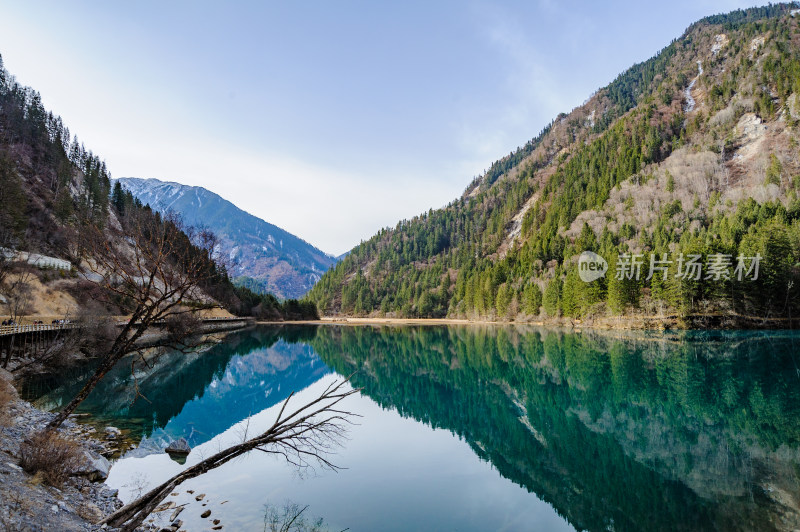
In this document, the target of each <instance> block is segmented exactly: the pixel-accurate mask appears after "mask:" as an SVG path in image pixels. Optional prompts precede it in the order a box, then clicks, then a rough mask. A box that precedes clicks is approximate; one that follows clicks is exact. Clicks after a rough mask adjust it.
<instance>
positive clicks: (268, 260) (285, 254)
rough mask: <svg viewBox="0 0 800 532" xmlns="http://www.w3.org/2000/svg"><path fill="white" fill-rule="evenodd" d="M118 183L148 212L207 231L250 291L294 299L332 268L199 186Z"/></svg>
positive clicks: (316, 253) (327, 259) (322, 256)
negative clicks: (172, 215) (178, 218)
mask: <svg viewBox="0 0 800 532" xmlns="http://www.w3.org/2000/svg"><path fill="white" fill-rule="evenodd" d="M118 181H119V182H120V184H121V185H122V186H123V188H125V189H127V190H129V191H130V192H131V193H132V194H133V195H134V196H135V197H136V198H138V199H139V200H140V201H141V202H142V203H146V204H149V205H150V207H151V208H153V209H155V210H157V211H159V212H167V211H173V212H175V213H177V214H179V215H180V216H181V217H182V218H183V220H184V221H185V222H186V223H188V224H190V225H198V226H200V225H201V226H203V227H207V228H208V229H210V230H212V231H213V232H214V233H215V234H216V235H217V237H218V238H219V239H220V247H219V253H220V255H221V256H222V257H224V258H225V259H226V262H227V263H228V264H229V274H230V275H231V277H233V278H234V279H235V280H236V282H237V283H240V284H244V285H246V286H248V287H249V288H251V289H253V290H257V291H266V292H270V293H272V294H274V295H276V296H278V297H280V298H299V297H302V296H303V295H305V293H306V292H308V290H309V289H310V288H311V287H312V286H314V283H316V282H317V281H318V280H319V279H320V276H321V275H322V274H323V273H324V272H325V271H326V270H328V268H330V267H331V266H332V265H333V264H335V263H336V260H337V259H336V258H335V257H332V256H330V255H328V254H327V253H325V252H323V251H321V250H319V249H317V248H315V247H314V246H312V245H311V244H309V243H308V242H306V241H304V240H302V239H301V238H298V237H296V236H294V235H293V234H291V233H289V232H287V231H284V230H283V229H281V228H280V227H277V226H275V225H272V224H271V223H268V222H265V221H264V220H262V219H260V218H257V217H255V216H253V215H252V214H249V213H247V212H245V211H243V210H242V209H240V208H238V207H237V206H236V205H234V204H233V203H231V202H230V201H227V200H225V199H223V198H222V197H220V196H218V195H217V194H215V193H213V192H211V191H210V190H207V189H205V188H203V187H194V186H188V185H181V184H180V183H173V182H166V181H160V180H158V179H140V178H135V177H123V178H120V179H119V180H118Z"/></svg>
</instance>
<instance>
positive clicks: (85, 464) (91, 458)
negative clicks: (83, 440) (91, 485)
mask: <svg viewBox="0 0 800 532" xmlns="http://www.w3.org/2000/svg"><path fill="white" fill-rule="evenodd" d="M110 470H111V462H109V461H108V460H106V459H105V458H103V457H102V456H100V455H99V454H97V453H96V452H94V451H89V450H84V451H83V457H82V460H81V464H80V465H79V466H78V467H77V469H75V471H73V473H72V474H73V475H76V476H81V477H86V478H88V479H89V480H91V481H92V482H98V481H103V480H105V479H107V478H108V472H109V471H110Z"/></svg>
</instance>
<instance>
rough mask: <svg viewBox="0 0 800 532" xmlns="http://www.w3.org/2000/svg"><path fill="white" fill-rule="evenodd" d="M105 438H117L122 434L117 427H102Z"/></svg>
mask: <svg viewBox="0 0 800 532" xmlns="http://www.w3.org/2000/svg"><path fill="white" fill-rule="evenodd" d="M103 432H104V433H105V435H106V439H107V440H118V439H119V438H120V436H122V431H121V430H119V429H118V428H117V427H106V428H105V429H103Z"/></svg>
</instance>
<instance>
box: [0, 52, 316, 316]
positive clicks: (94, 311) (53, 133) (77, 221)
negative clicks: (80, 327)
mask: <svg viewBox="0 0 800 532" xmlns="http://www.w3.org/2000/svg"><path fill="white" fill-rule="evenodd" d="M111 192H112V186H111V175H110V172H109V171H108V169H107V167H106V163H105V162H104V161H103V160H102V159H101V158H100V157H99V156H97V155H95V154H94V153H92V152H91V151H90V150H88V149H86V148H85V147H84V146H83V144H81V143H80V142H79V141H78V139H77V137H74V136H73V135H72V134H71V133H70V131H69V129H67V127H66V126H65V125H64V124H63V122H62V120H61V118H59V117H58V116H56V115H54V114H53V113H52V112H49V111H47V110H46V109H45V108H44V106H43V105H42V100H41V97H40V95H39V93H37V92H36V91H35V90H33V89H31V88H30V87H25V86H22V85H20V84H19V83H17V82H16V80H15V79H14V77H13V76H12V75H10V74H9V73H8V72H7V71H6V70H5V68H4V67H3V63H2V58H0V248H4V249H3V250H2V251H3V252H2V253H0V316H4V317H5V316H11V317H13V318H14V320H15V321H17V320H19V319H21V318H24V317H25V316H39V317H41V316H42V315H45V316H48V315H49V316H53V315H54V314H55V315H58V316H59V317H64V316H65V315H69V316H70V317H72V318H74V317H76V315H79V314H82V313H87V314H89V315H92V316H97V315H99V314H112V315H126V314H128V313H130V312H131V308H132V307H131V305H132V304H133V302H132V301H131V300H129V299H126V298H124V297H121V296H119V297H115V296H113V295H111V296H109V295H108V294H107V293H101V292H103V290H102V289H101V287H100V285H99V284H98V283H97V282H93V281H92V279H95V280H96V277H97V275H94V276H93V274H97V272H96V271H94V272H93V271H92V263H94V264H96V263H97V260H96V259H97V255H94V256H92V255H91V253H90V252H88V251H87V249H89V248H87V242H88V240H89V239H88V238H87V235H90V234H91V235H94V234H99V235H100V236H103V235H105V237H106V238H107V239H111V238H112V237H111V236H109V235H111V234H114V235H119V234H124V235H127V238H118V239H117V240H125V241H127V242H128V251H131V253H130V254H129V255H128V256H127V258H126V259H125V260H124V261H123V260H122V259H121V260H120V263H119V264H118V266H119V271H120V272H122V271H124V270H126V269H127V270H131V269H133V268H135V267H136V266H137V265H136V264H134V262H133V261H134V256H135V254H134V253H132V251H133V249H134V247H135V246H136V245H137V244H136V243H135V240H134V239H133V238H132V235H134V233H135V231H133V230H132V229H135V227H134V226H139V227H147V228H148V231H149V233H148V234H146V235H143V234H140V235H139V236H142V237H143V240H147V238H151V237H152V238H151V240H152V239H156V236H154V235H157V234H158V233H159V232H163V233H165V234H167V233H168V234H170V235H174V241H172V242H169V244H170V246H169V247H170V249H173V250H179V251H175V252H174V253H173V255H175V256H168V257H166V258H165V259H164V260H165V261H166V260H169V261H171V262H170V264H171V266H170V268H174V270H175V271H176V272H178V273H176V275H175V276H179V274H180V273H181V268H182V267H184V266H185V265H186V264H185V263H184V262H181V259H185V258H186V257H191V258H192V259H193V260H194V259H196V260H195V263H198V264H200V263H201V264H202V267H200V268H199V270H202V271H200V272H199V273H198V278H199V279H202V280H203V281H202V282H199V284H198V286H197V288H198V290H199V293H197V294H192V297H195V298H202V299H203V301H205V302H209V304H211V303H218V304H220V305H221V306H223V307H224V308H226V309H227V310H229V311H231V312H233V313H236V314H241V315H256V316H259V317H262V318H272V319H281V318H283V317H291V318H299V317H313V316H315V315H316V312H315V311H314V309H313V305H308V304H299V303H298V302H297V301H289V302H286V303H283V304H281V303H279V302H278V301H277V300H276V299H275V298H274V297H273V296H271V295H269V294H255V293H253V292H251V291H250V290H248V289H246V288H241V287H236V286H234V285H233V283H232V282H231V280H230V278H229V276H228V274H227V271H226V270H225V268H224V267H220V266H219V265H218V264H217V263H216V262H215V261H214V260H213V259H212V258H211V257H210V256H209V254H208V251H207V250H204V249H201V247H200V246H198V245H197V244H198V242H196V241H193V240H192V239H191V238H190V237H189V236H188V235H187V234H186V233H185V232H183V231H182V230H181V228H180V225H179V224H175V223H173V221H172V220H170V219H168V218H167V217H162V216H161V215H160V214H159V213H157V212H155V211H152V210H151V209H150V208H149V207H147V206H144V205H143V204H142V203H141V202H140V201H138V200H136V199H135V198H134V197H133V196H132V195H131V194H130V193H125V192H124V191H122V190H121V189H117V190H115V191H114V194H113V197H112V196H111ZM120 247H123V246H120ZM14 251H22V252H29V253H39V254H44V255H48V256H51V257H54V258H58V259H63V260H66V261H69V262H70V263H71V265H72V267H71V269H69V268H65V269H63V270H58V271H52V270H47V269H43V268H37V267H34V266H33V265H30V264H26V263H25V261H24V260H18V257H15V255H14V253H13V252H14ZM166 255H167V254H166V253H165V255H164V256H166ZM121 256H122V255H120V257H121ZM122 262H129V264H122ZM138 266H141V264H138ZM142 271H143V270H139V272H140V274H141V272H142ZM103 273H105V274H109V273H110V272H107V271H106V272H103ZM52 301H57V302H58V304H55V303H53V304H51V303H52ZM186 303H187V304H189V303H196V301H191V302H189V301H187V302H186ZM54 309H55V310H54Z"/></svg>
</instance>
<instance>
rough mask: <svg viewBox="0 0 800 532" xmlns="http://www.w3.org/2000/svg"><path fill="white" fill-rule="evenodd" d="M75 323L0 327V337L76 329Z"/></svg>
mask: <svg viewBox="0 0 800 532" xmlns="http://www.w3.org/2000/svg"><path fill="white" fill-rule="evenodd" d="M76 328H78V324H76V323H51V324H47V323H41V324H38V325H0V336H13V335H15V334H24V333H31V332H40V331H62V330H66V329H76Z"/></svg>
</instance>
